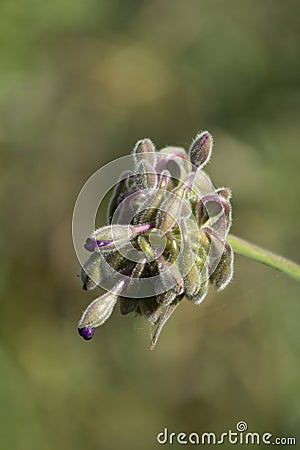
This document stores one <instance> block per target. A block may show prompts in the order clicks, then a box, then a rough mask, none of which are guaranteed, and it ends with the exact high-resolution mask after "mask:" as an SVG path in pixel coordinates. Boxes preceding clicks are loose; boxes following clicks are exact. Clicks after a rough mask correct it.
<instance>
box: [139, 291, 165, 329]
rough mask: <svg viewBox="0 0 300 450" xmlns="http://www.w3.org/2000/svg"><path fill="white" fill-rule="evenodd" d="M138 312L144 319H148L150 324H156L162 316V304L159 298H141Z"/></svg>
mask: <svg viewBox="0 0 300 450" xmlns="http://www.w3.org/2000/svg"><path fill="white" fill-rule="evenodd" d="M137 311H138V312H139V313H140V314H141V315H142V316H144V317H146V318H147V319H148V320H149V322H151V323H152V324H155V323H156V322H157V321H158V319H159V315H160V304H159V302H158V299H157V297H147V298H141V299H139V302H138V309H137Z"/></svg>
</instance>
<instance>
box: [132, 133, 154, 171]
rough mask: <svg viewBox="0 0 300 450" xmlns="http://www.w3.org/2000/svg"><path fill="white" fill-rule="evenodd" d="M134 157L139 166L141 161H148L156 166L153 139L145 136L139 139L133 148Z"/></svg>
mask: <svg viewBox="0 0 300 450" xmlns="http://www.w3.org/2000/svg"><path fill="white" fill-rule="evenodd" d="M133 158H134V163H135V165H136V167H138V165H139V164H140V162H141V161H148V162H149V163H150V164H151V165H152V166H155V163H156V152H155V146H154V144H153V142H152V141H151V139H147V138H145V139H141V140H140V141H137V143H136V145H135V147H134V149H133Z"/></svg>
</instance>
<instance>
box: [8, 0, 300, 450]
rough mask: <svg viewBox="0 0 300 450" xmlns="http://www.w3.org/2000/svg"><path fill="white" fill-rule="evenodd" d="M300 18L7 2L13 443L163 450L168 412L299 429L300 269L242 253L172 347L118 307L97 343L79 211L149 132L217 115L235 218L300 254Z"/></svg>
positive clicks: (291, 13) (86, 0)
mask: <svg viewBox="0 0 300 450" xmlns="http://www.w3.org/2000/svg"><path fill="white" fill-rule="evenodd" d="M299 17H300V8H299V2H298V1H296V0H295V1H293V0H288V1H286V2H282V1H280V0H265V1H261V0H244V1H238V0H236V1H234V0H228V1H226V2H225V1H221V0H198V1H196V0H191V1H185V2H184V1H180V0H173V1H161V0H156V1H149V0H148V1H134V0H131V1H127V2H124V1H123V2H122V1H117V0H111V1H104V0H73V1H71V0H52V1H51V2H46V1H41V0H40V1H37V0H15V1H10V0H2V1H1V3H0V115H1V118H0V195H1V216H0V217H1V236H2V239H1V243H0V252H1V259H0V294H1V304H0V307H1V311H0V449H1V450H7V449H13V450H27V449H28V450H29V449H30V450H36V449H38V450H48V449H50V450H53V449H59V450H77V449H82V448H84V449H88V450H98V449H108V450H110V449H133V450H135V449H141V448H142V449H146V450H148V449H153V448H158V447H159V445H158V444H157V443H156V435H157V433H159V432H161V431H162V430H163V429H164V427H168V429H169V431H170V432H171V431H175V432H180V431H184V432H192V431H194V432H198V433H201V432H204V431H214V432H216V433H218V432H225V431H227V430H228V429H230V428H231V429H232V430H234V429H235V424H236V423H237V422H238V421H239V420H245V421H246V422H247V423H248V426H249V430H250V431H257V432H259V431H262V432H267V431H268V432H270V433H272V434H273V435H274V436H296V437H297V432H299V427H300V402H299V396H300V382H299V380H300V377H299V374H300V331H299V315H300V302H299V293H300V289H299V288H300V286H299V285H298V284H297V283H296V282H294V281H292V280H290V279H288V278H287V277H285V276H284V275H281V274H279V273H277V272H275V271H273V270H271V269H269V268H267V267H264V266H261V265H259V264H258V263H254V262H252V261H249V260H246V259H243V258H242V257H236V263H235V276H234V280H233V282H232V283H231V285H230V286H229V287H228V288H227V289H226V290H225V291H224V292H223V293H220V294H216V292H215V291H214V290H213V289H211V290H210V293H209V295H208V297H207V298H206V300H205V302H204V303H203V304H202V305H201V306H199V307H196V306H195V305H193V304H188V303H187V302H186V303H184V304H182V306H181V307H180V308H178V310H177V311H176V313H175V314H174V316H173V317H172V319H171V320H170V322H169V323H168V325H167V327H166V329H165V330H164V332H163V333H162V336H161V338H160V341H159V343H158V346H157V349H156V350H155V351H154V352H152V353H151V352H149V350H148V345H149V338H150V330H149V325H148V323H147V322H146V321H144V320H142V319H134V317H132V316H129V317H126V318H123V317H121V316H120V314H119V312H118V311H117V308H116V311H115V312H114V314H113V316H112V317H111V319H110V320H109V322H107V323H106V324H105V325H104V326H103V327H102V328H101V329H99V330H98V331H97V333H96V335H95V338H94V340H93V341H91V342H84V341H83V340H82V339H81V338H80V337H79V336H78V334H77V329H76V326H77V321H78V319H79V317H80V315H81V312H82V310H83V309H84V308H85V307H86V306H87V304H88V303H89V302H90V301H91V300H92V299H93V298H94V297H95V292H92V293H86V292H84V291H82V290H81V286H80V283H79V281H78V278H77V274H78V270H79V266H78V261H77V259H76V255H75V252H74V249H73V246H72V237H71V219H72V211H73V207H74V203H75V200H76V197H77V195H78V193H79V191H80V189H81V187H82V185H83V183H84V182H85V181H86V180H87V179H88V177H89V176H90V175H91V174H92V173H93V172H94V171H95V170H96V169H98V168H99V167H101V166H102V165H103V164H105V163H107V162H109V161H111V160H112V159H114V158H116V157H119V156H123V155H126V154H128V153H129V152H130V151H131V149H132V147H133V145H134V143H135V141H136V140H137V139H139V138H142V137H151V138H152V139H153V141H154V142H155V143H156V144H157V146H158V147H163V146H165V145H167V144H174V145H181V146H188V145H189V144H190V142H191V139H192V137H193V136H194V135H195V133H196V132H197V131H198V130H201V129H209V130H210V131H211V132H212V134H213V135H214V137H215V150H214V154H213V158H212V162H211V163H210V165H209V166H208V169H207V171H208V173H209V174H210V175H211V177H212V179H213V181H214V184H215V185H216V186H223V185H225V186H230V187H231V188H232V190H233V207H234V223H233V228H232V232H234V233H235V234H237V235H239V236H242V237H244V238H247V239H249V240H251V241H253V242H256V243H257V244H259V245H262V246H265V247H267V248H269V249H271V250H273V251H276V252H279V253H281V254H283V255H285V256H287V257H289V258H291V259H294V260H296V261H297V260H298V261H299V260H300V257H299V242H300V230H299V219H300V202H299V196H300V184H299V167H300V152H299V141H300V129H299V120H300V58H299V55H300V20H299ZM298 437H299V436H298ZM299 438H300V437H299ZM173 447H176V445H173V446H172V448H173ZM223 448H229V447H228V446H227V445H223Z"/></svg>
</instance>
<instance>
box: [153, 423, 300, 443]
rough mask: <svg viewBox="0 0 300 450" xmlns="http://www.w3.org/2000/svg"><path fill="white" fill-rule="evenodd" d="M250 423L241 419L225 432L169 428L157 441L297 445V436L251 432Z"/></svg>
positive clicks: (161, 433) (157, 437) (159, 434)
mask: <svg viewBox="0 0 300 450" xmlns="http://www.w3.org/2000/svg"><path fill="white" fill-rule="evenodd" d="M247 430H248V424H247V423H246V422H244V421H242V420H241V421H239V422H238V423H237V424H236V429H235V431H233V430H228V431H226V432H223V433H213V432H203V433H196V432H191V433H183V432H178V433H175V432H171V433H170V432H169V430H168V428H165V429H164V431H162V432H160V433H158V434H157V436H156V439H157V442H158V443H159V444H161V445H164V444H171V445H173V444H181V445H187V444H194V445H207V444H208V445H222V444H232V445H237V444H239V445H261V444H265V445H272V444H273V445H296V438H295V437H284V436H281V437H278V436H273V434H271V433H269V432H266V433H257V432H249V431H247Z"/></svg>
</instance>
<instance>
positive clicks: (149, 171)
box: [135, 159, 157, 190]
mask: <svg viewBox="0 0 300 450" xmlns="http://www.w3.org/2000/svg"><path fill="white" fill-rule="evenodd" d="M135 182H136V185H137V187H138V188H139V189H141V190H143V189H153V188H155V186H156V184H157V175H156V173H155V171H154V169H153V167H152V165H151V164H150V162H149V161H147V160H143V159H142V160H141V161H140V163H139V164H138V167H137V173H136V175H135Z"/></svg>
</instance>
